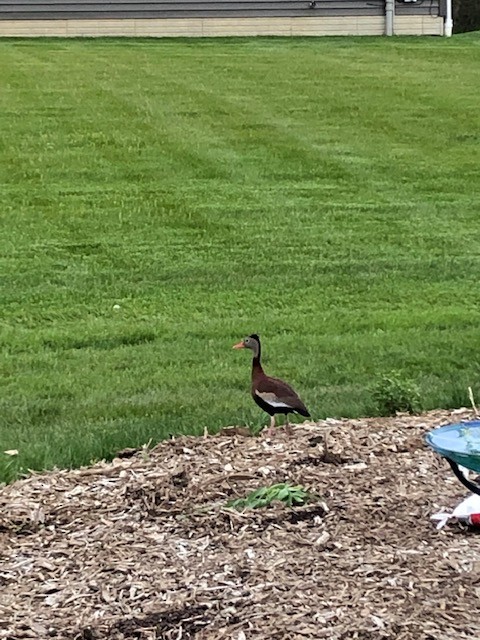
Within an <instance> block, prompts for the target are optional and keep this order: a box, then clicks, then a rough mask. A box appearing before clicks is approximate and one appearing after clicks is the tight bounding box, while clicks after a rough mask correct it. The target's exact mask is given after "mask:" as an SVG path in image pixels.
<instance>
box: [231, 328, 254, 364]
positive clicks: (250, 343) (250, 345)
mask: <svg viewBox="0 0 480 640" xmlns="http://www.w3.org/2000/svg"><path fill="white" fill-rule="evenodd" d="M233 348H234V349H251V350H252V351H253V354H254V356H255V357H257V358H258V356H259V354H260V338H259V337H258V336H257V334H256V333H252V335H250V336H247V337H246V338H244V339H243V340H242V341H241V342H239V343H238V344H234V345H233Z"/></svg>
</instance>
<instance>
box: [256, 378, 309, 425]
mask: <svg viewBox="0 0 480 640" xmlns="http://www.w3.org/2000/svg"><path fill="white" fill-rule="evenodd" d="M253 393H254V394H255V395H256V396H258V397H259V398H261V399H262V400H263V401H264V402H266V403H268V404H269V405H270V406H271V407H274V408H276V409H291V411H292V412H294V411H296V412H298V413H300V414H301V415H303V416H305V417H307V418H308V417H310V413H309V411H308V409H307V407H306V406H305V405H304V404H303V402H302V401H301V400H300V398H299V397H298V395H297V393H295V391H294V390H293V389H292V387H291V386H290V385H289V384H287V383H286V382H285V381H284V380H280V378H271V377H270V376H265V377H262V378H261V379H260V380H258V381H257V383H256V384H255V386H254V388H253Z"/></svg>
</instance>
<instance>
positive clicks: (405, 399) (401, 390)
mask: <svg viewBox="0 0 480 640" xmlns="http://www.w3.org/2000/svg"><path fill="white" fill-rule="evenodd" d="M372 396H373V400H374V402H375V404H376V406H377V410H378V412H379V413H380V414H381V415H383V416H392V415H395V413H397V411H400V412H403V413H415V412H417V411H419V410H420V389H419V387H418V385H417V384H416V383H415V382H414V381H413V380H411V379H409V378H405V377H404V376H403V375H402V373H401V372H400V371H392V372H390V373H389V374H386V375H383V376H381V377H380V378H379V379H378V380H377V382H376V383H375V384H374V385H373V387H372Z"/></svg>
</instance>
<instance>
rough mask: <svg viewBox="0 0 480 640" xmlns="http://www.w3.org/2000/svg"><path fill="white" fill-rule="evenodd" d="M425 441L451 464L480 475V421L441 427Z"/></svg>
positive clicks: (429, 434) (431, 432)
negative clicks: (453, 463)
mask: <svg viewBox="0 0 480 640" xmlns="http://www.w3.org/2000/svg"><path fill="white" fill-rule="evenodd" d="M425 440H426V442H427V444H428V445H429V446H430V447H432V449H433V450H434V451H436V452H437V453H439V454H440V455H441V456H444V457H445V458H447V460H448V461H449V462H451V461H453V462H455V463H456V464H457V465H460V466H462V467H465V468H466V469H470V470H471V471H477V472H478V473H480V420H471V421H468V422H459V423H458V424H449V425H447V426H445V427H439V428H438V429H434V430H433V431H430V433H428V434H427V435H426V437H425ZM452 468H453V466H452ZM455 475H456V474H455ZM457 477H458V476H457Z"/></svg>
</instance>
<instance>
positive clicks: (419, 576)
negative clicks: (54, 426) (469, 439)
mask: <svg viewBox="0 0 480 640" xmlns="http://www.w3.org/2000/svg"><path fill="white" fill-rule="evenodd" d="M470 417H472V414H471V412H470V411H468V410H466V409H462V410H457V411H455V412H447V411H435V412H430V413H428V414H425V415H421V416H403V415H401V416H397V417H394V418H372V419H361V420H325V421H320V422H317V423H313V422H306V423H304V424H302V425H297V426H296V427H295V430H294V434H293V435H292V436H289V435H288V434H286V433H284V432H283V431H282V430H279V431H278V434H277V435H276V436H275V437H274V438H273V439H271V438H267V437H266V436H260V437H258V438H253V437H247V435H246V433H245V430H242V429H234V428H232V429H226V430H224V432H223V433H221V434H220V435H217V436H207V437H204V438H202V437H200V438H194V437H181V438H178V439H172V440H169V441H166V442H162V443H160V444H159V445H158V446H156V447H155V448H154V449H152V450H147V449H144V450H140V451H134V450H127V451H124V452H122V453H121V454H120V455H119V457H117V458H116V459H115V460H114V461H113V462H112V463H101V464H97V465H95V466H93V467H90V468H82V469H77V470H71V471H55V472H48V473H42V474H35V475H33V476H31V477H29V478H27V479H24V480H20V481H18V482H16V483H14V484H12V485H9V486H7V487H4V488H3V489H0V638H1V639H8V640H17V639H20V638H22V639H23V638H35V639H38V640H45V639H48V638H56V639H57V640H60V639H62V640H63V639H65V640H73V639H76V640H106V639H108V640H127V639H129V640H130V639H132V640H133V639H135V640H153V639H159V638H165V639H172V640H181V639H183V640H185V639H189V638H195V639H198V640H204V639H212V640H214V639H221V638H228V639H233V640H248V639H249V638H255V639H257V638H258V639H260V638H277V639H281V638H282V639H283V638H285V639H292V638H299V639H301V638H310V639H313V638H326V639H329V640H350V639H351V640H355V639H358V640H374V639H375V640H377V639H387V638H391V639H392V640H393V639H395V640H450V639H452V640H453V639H455V640H459V639H467V638H470V639H473V638H475V639H476V640H478V639H479V638H480V616H479V611H480V535H479V533H476V532H475V531H474V530H471V529H468V528H466V527H464V526H461V525H459V524H457V523H449V524H448V525H447V526H446V527H445V528H444V529H442V530H440V531H437V530H436V529H435V526H434V524H433V523H432V522H431V521H430V516H431V515H432V513H435V512H437V511H439V510H440V509H442V508H447V509H448V510H450V509H452V508H453V507H454V506H456V504H457V503H458V502H459V501H460V500H461V499H462V498H463V497H465V495H466V490H465V489H463V487H462V486H461V485H460V484H459V483H458V481H457V480H456V479H455V478H454V477H453V475H452V473H451V471H450V469H449V467H448V465H447V464H446V463H445V462H444V461H442V460H441V459H440V458H439V457H438V456H436V455H435V454H434V453H433V452H432V451H431V450H429V449H428V448H427V447H426V446H425V445H424V442H423V435H424V434H425V433H426V432H427V431H428V430H430V429H431V428H433V427H435V426H439V425H442V424H446V423H448V422H452V421H455V422H458V421H460V420H462V419H468V418H470ZM325 442H327V448H326V447H325ZM277 482H290V483H294V484H297V483H299V484H302V485H304V486H306V487H307V488H308V489H309V490H311V491H312V492H314V493H316V494H318V495H319V496H320V500H319V501H318V502H314V503H312V504H308V505H306V506H303V507H297V508H292V509H289V508H287V507H284V506H283V505H281V504H279V505H276V506H273V507H271V508H268V509H262V510H252V511H247V512H243V513H239V512H235V511H232V510H230V509H228V508H226V502H227V501H228V500H229V499H232V498H235V497H238V496H244V495H246V494H247V493H248V492H249V491H251V490H253V489H256V488H259V487H262V486H265V485H269V484H273V483H277Z"/></svg>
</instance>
